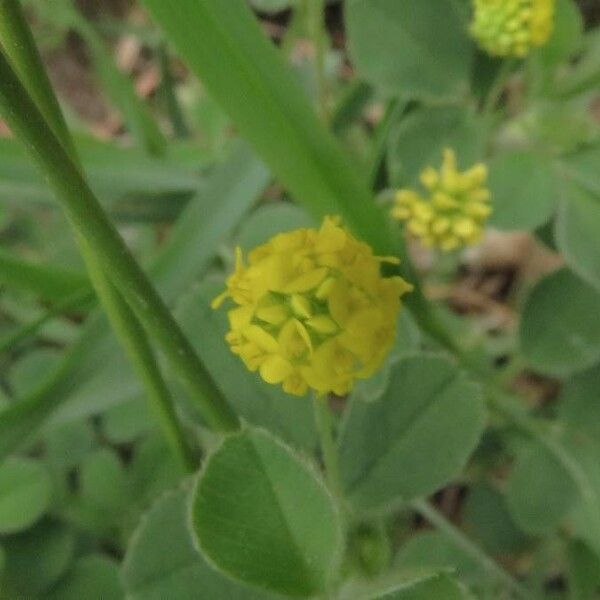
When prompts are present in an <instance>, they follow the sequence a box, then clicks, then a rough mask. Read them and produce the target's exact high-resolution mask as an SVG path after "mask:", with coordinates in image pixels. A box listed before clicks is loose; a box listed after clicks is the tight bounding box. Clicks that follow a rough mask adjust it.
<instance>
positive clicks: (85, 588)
mask: <svg viewBox="0 0 600 600" xmlns="http://www.w3.org/2000/svg"><path fill="white" fill-rule="evenodd" d="M124 597H125V594H124V592H123V590H122V588H121V583H120V581H119V569H118V566H117V563H115V561H113V560H111V559H110V558H107V557H106V556H103V555H101V554H97V555H93V554H92V555H89V556H85V557H83V558H80V559H79V560H78V561H77V562H75V564H74V565H73V567H72V568H71V570H70V571H69V572H68V573H67V575H66V576H65V577H64V579H62V580H61V581H60V583H59V584H58V585H57V586H56V587H55V588H54V589H53V590H52V591H51V592H50V593H49V594H48V595H47V596H46V598H47V600H81V599H82V598H85V600H122V599H123V598H124Z"/></svg>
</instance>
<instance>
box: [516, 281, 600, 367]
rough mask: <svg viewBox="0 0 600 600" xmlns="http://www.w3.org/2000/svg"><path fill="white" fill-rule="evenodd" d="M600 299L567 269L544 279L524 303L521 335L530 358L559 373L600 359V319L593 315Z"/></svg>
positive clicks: (526, 356)
mask: <svg viewBox="0 0 600 600" xmlns="http://www.w3.org/2000/svg"><path fill="white" fill-rule="evenodd" d="M599 302H600V294H599V293H598V292H596V290H594V289H593V288H592V287H590V286H589V285H587V284H586V283H585V282H583V281H581V280H580V279H579V278H578V277H577V276H575V275H573V273H571V272H570V271H568V270H567V269H562V270H560V271H558V272H556V273H553V274H552V275H548V276H547V277H546V278H544V279H542V280H541V281H540V282H539V283H538V284H537V285H536V286H535V288H534V289H533V290H532V291H531V294H530V295H529V297H528V298H527V301H526V303H525V306H524V307H523V316H522V319H521V325H520V338H521V350H522V352H523V355H524V357H525V358H526V360H527V362H528V363H529V364H530V365H531V366H532V367H534V368H535V369H537V370H538V371H540V372H542V373H548V374H550V375H558V376H565V375H569V374H571V373H574V372H576V371H578V370H582V369H585V368H586V367H589V366H591V365H593V364H595V363H596V362H598V360H600V323H598V322H597V321H595V320H593V319H590V318H589V316H590V315H591V314H593V313H594V311H595V310H596V309H597V307H598V303H599ZM557 315H560V318H556V317H557Z"/></svg>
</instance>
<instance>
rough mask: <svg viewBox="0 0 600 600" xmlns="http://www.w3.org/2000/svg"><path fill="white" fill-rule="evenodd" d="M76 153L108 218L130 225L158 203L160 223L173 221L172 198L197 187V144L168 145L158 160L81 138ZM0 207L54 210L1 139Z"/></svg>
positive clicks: (16, 150) (25, 161)
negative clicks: (165, 155)
mask: <svg viewBox="0 0 600 600" xmlns="http://www.w3.org/2000/svg"><path fill="white" fill-rule="evenodd" d="M77 150H78V153H79V154H80V155H81V159H82V163H83V165H84V168H85V172H86V174H87V175H88V178H89V182H90V185H91V187H92V188H93V189H94V191H95V192H96V193H97V195H98V197H99V199H100V201H101V202H102V203H103V205H104V206H105V207H106V208H108V209H110V210H111V213H112V215H113V216H115V217H116V218H121V217H125V216H126V217H127V220H129V221H131V220H138V221H144V220H147V219H148V218H150V216H151V214H154V212H156V210H157V209H158V208H159V207H158V204H159V203H161V204H162V205H163V206H162V213H163V220H172V219H173V218H174V217H176V216H177V214H178V213H179V211H180V210H181V203H180V202H179V203H178V202H177V200H178V199H182V198H183V199H185V198H187V199H189V197H190V195H191V194H193V193H194V192H195V191H196V190H197V189H198V188H199V187H200V185H201V183H202V178H201V177H200V176H199V175H198V172H197V171H198V166H202V164H203V163H205V162H206V159H205V158H204V159H203V157H202V155H201V153H200V152H199V151H198V148H197V147H196V146H194V147H189V146H183V145H182V146H179V145H176V146H172V148H171V153H170V154H171V156H169V157H168V158H161V159H157V158H151V157H148V156H146V155H145V154H144V153H143V152H142V151H140V150H139V149H136V148H123V147H122V146H119V145H117V144H114V143H109V142H99V141H98V140H95V139H91V138H82V139H78V140H77ZM0 203H1V204H7V205H15V206H23V205H24V204H28V205H29V204H42V205H44V206H49V207H53V208H56V204H55V201H54V198H53V196H52V192H51V190H50V189H49V188H48V186H47V184H46V182H45V181H44V179H43V177H41V176H40V174H39V173H38V171H37V170H36V169H35V167H34V165H32V164H31V161H30V160H29V158H28V156H27V155H26V153H25V152H24V149H23V147H22V146H21V144H20V143H19V142H17V140H15V139H9V138H1V139H0ZM173 205H174V206H175V208H176V209H177V210H176V211H175V212H174V211H173ZM149 208H153V211H154V212H152V213H150V212H149ZM134 209H135V210H134Z"/></svg>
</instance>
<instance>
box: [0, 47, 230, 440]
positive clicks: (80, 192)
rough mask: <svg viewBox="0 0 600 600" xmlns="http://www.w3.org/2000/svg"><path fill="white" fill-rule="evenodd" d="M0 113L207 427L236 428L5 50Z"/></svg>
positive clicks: (1, 65) (1, 59) (0, 56)
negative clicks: (166, 361) (6, 55)
mask: <svg viewBox="0 0 600 600" xmlns="http://www.w3.org/2000/svg"><path fill="white" fill-rule="evenodd" d="M0 80H1V81H2V82H3V85H2V87H1V88H0V112H2V114H3V115H4V118H5V119H6V121H7V123H8V124H9V126H10V127H11V128H12V130H13V132H14V133H15V134H16V135H18V136H19V137H20V138H21V139H22V140H23V141H24V142H26V144H27V149H28V150H29V151H30V153H31V155H32V157H33V158H34V159H35V161H36V162H37V163H38V166H39V167H40V169H41V170H42V172H44V174H45V175H46V178H47V180H48V183H49V184H50V186H51V187H52V188H53V189H54V191H55V193H56V196H57V199H58V200H59V202H60V203H61V205H62V207H63V210H64V211H65V214H66V216H67V218H68V219H69V221H70V223H71V225H72V226H73V228H74V229H75V230H76V231H77V232H78V234H79V235H80V236H81V237H82V238H84V239H85V240H86V243H87V244H88V245H89V246H90V249H91V252H92V253H93V254H94V255H95V256H96V258H97V259H98V261H99V262H100V268H101V269H102V270H103V271H104V272H106V273H110V274H111V279H112V281H113V282H114V284H115V286H116V287H117V289H118V290H119V292H120V293H121V294H122V296H123V298H124V299H125V300H126V301H127V303H128V304H129V305H130V306H131V308H132V310H133V312H134V313H135V314H136V316H137V318H138V319H139V320H140V321H141V323H142V324H143V325H144V327H145V328H146V329H147V330H148V332H149V334H150V335H151V336H152V337H154V338H155V340H156V341H157V342H158V343H159V345H160V346H161V348H162V350H163V352H164V353H165V355H166V357H167V358H168V360H169V362H170V364H171V366H172V368H173V369H174V370H175V372H176V373H177V374H178V375H179V376H180V378H181V379H182V380H183V382H184V384H185V385H186V386H187V388H188V390H189V392H190V394H191V396H192V398H193V399H194V400H195V401H196V402H197V403H198V405H199V408H200V410H201V411H202V413H203V415H204V418H205V419H206V421H207V423H208V425H209V426H211V427H213V428H214V429H217V430H221V431H231V430H235V429H237V428H238V427H239V419H238V417H237V415H236V414H235V413H234V412H233V411H232V409H231V408H230V406H229V405H228V404H227V401H226V400H225V398H224V397H223V396H222V394H221V393H220V391H219V389H218V388H217V386H216V384H215V383H214V381H213V380H212V378H211V376H210V374H209V373H208V372H207V371H206V369H205V367H204V365H203V364H202V363H201V361H200V359H199V358H198V356H197V354H196V352H195V351H194V349H193V347H192V345H191V344H190V342H189V341H188V339H187V338H186V337H185V335H184V334H183V332H182V331H181V329H180V328H179V326H178V324H177V323H176V321H175V320H174V318H173V316H172V315H171V313H170V312H169V309H168V308H167V306H166V305H165V303H164V302H163V300H162V298H161V297H160V296H159V294H158V293H157V291H156V290H155V289H154V287H153V286H152V284H150V282H149V281H148V279H147V278H146V275H145V274H144V272H143V271H142V269H141V268H140V267H139V265H138V264H137V262H136V261H135V259H134V258H133V256H132V254H131V252H130V250H129V249H128V248H127V246H126V245H125V243H124V242H123V240H122V239H121V237H120V236H119V234H118V233H117V231H116V230H115V229H114V227H113V225H112V223H111V222H110V220H109V219H108V217H107V215H106V213H105V212H104V211H103V209H102V207H101V206H100V204H99V202H98V200H97V199H96V197H95V196H94V194H93V192H92V191H91V189H90V188H89V186H88V185H87V183H86V181H85V180H84V178H83V176H82V174H81V172H80V170H79V169H78V167H77V166H76V165H75V163H74V162H73V161H72V160H71V157H70V156H69V154H68V152H67V151H66V150H65V148H64V147H63V145H62V144H61V143H60V141H59V140H58V139H57V138H56V136H55V135H54V134H53V132H52V130H51V129H50V127H49V126H48V125H47V123H46V121H45V120H44V117H43V116H42V114H41V113H40V111H39V110H38V108H37V107H36V105H35V104H34V103H33V101H32V100H31V99H30V98H29V96H28V94H27V92H26V90H25V89H24V87H23V85H22V83H21V82H20V80H19V78H18V76H17V75H16V74H15V72H14V71H13V69H12V67H11V65H10V63H9V62H8V60H7V59H6V57H5V55H4V53H0Z"/></svg>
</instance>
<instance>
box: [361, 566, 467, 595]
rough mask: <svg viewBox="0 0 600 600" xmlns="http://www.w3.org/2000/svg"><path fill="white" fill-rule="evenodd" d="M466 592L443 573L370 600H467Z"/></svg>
mask: <svg viewBox="0 0 600 600" xmlns="http://www.w3.org/2000/svg"><path fill="white" fill-rule="evenodd" d="M468 597H469V596H467V593H466V591H465V590H464V588H462V587H461V586H460V585H459V584H458V583H457V582H456V581H455V580H454V579H453V578H452V577H450V576H449V575H447V574H445V573H441V574H439V575H431V576H429V577H424V578H423V579H420V580H418V581H413V582H411V583H407V584H405V585H402V586H400V587H398V588H396V589H395V590H393V591H389V592H387V593H385V594H382V595H378V596H374V597H373V598H372V600H467V599H468Z"/></svg>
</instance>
